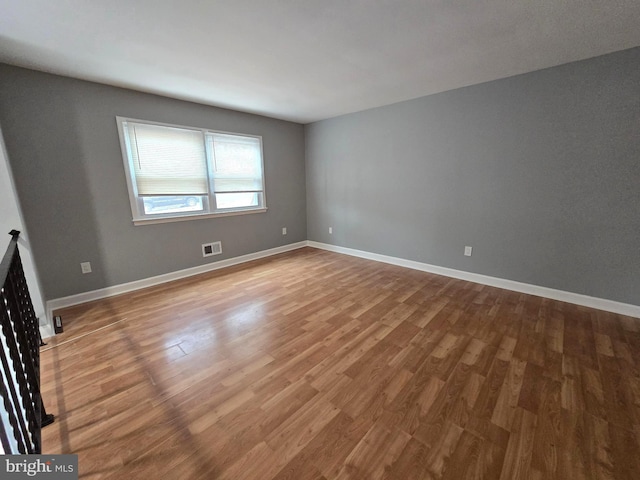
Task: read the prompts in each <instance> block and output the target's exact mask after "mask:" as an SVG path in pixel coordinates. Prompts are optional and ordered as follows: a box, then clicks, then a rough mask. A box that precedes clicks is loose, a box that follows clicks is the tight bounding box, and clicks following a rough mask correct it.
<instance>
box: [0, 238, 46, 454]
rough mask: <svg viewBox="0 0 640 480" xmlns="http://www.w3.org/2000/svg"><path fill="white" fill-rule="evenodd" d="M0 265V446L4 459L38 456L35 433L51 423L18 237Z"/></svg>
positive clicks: (37, 433) (37, 434)
mask: <svg viewBox="0 0 640 480" xmlns="http://www.w3.org/2000/svg"><path fill="white" fill-rule="evenodd" d="M9 235H11V242H10V243H9V247H8V248H7V251H6V253H5V255H4V257H3V258H2V263H0V281H1V282H2V283H1V285H2V288H1V290H0V324H1V328H0V371H1V373H2V374H1V377H2V378H1V379H0V380H1V381H0V443H1V445H2V450H3V452H4V453H5V454H32V453H36V454H37V453H42V443H41V435H40V430H41V428H42V427H43V426H44V425H48V424H49V423H51V422H53V415H47V412H46V411H45V409H44V405H43V404H42V397H41V395H40V344H41V342H42V340H41V337H40V329H39V326H38V319H37V317H36V315H35V311H34V309H33V303H32V302H31V296H30V295H29V289H28V288H27V282H26V279H25V276H24V271H23V269H22V261H21V260H20V254H19V252H18V237H19V235H20V232H18V231H17V230H12V231H11V232H9Z"/></svg>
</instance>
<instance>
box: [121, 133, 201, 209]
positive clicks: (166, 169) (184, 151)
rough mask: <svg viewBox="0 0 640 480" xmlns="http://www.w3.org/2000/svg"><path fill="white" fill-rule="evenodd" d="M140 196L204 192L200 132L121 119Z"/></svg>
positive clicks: (198, 193)
mask: <svg viewBox="0 0 640 480" xmlns="http://www.w3.org/2000/svg"><path fill="white" fill-rule="evenodd" d="M123 127H124V128H125V130H126V131H127V135H126V137H127V139H128V141H129V145H128V148H129V151H130V155H131V162H132V164H133V165H132V167H133V170H134V173H135V182H136V187H137V190H138V195H139V196H159V195H206V194H207V193H208V188H207V159H206V154H205V149H204V142H203V137H202V132H201V131H200V130H189V129H184V128H175V127H165V126H159V125H150V124H142V123H136V122H130V121H128V122H124V123H123Z"/></svg>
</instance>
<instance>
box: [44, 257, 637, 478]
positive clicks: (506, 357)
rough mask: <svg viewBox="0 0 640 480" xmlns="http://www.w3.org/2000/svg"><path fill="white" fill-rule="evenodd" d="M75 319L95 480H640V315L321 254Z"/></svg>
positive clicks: (61, 413) (66, 439) (160, 290)
mask: <svg viewBox="0 0 640 480" xmlns="http://www.w3.org/2000/svg"><path fill="white" fill-rule="evenodd" d="M58 313H59V314H61V315H62V317H63V321H64V323H65V333H64V334H62V335H58V336H57V337H56V338H55V339H52V340H51V341H50V343H49V346H48V347H45V349H44V350H43V352H42V390H43V397H44V400H45V405H46V407H47V410H48V411H50V412H51V413H54V414H56V422H55V424H53V425H52V426H49V427H46V428H45V429H44V430H43V445H44V451H45V452H46V453H77V454H78V456H79V468H80V476H81V478H87V479H89V478H91V479H94V478H95V479H97V478H101V479H102V478H105V479H106V478H108V479H155V478H163V479H165V480H166V479H234V480H241V479H247V480H254V479H259V480H271V479H273V480H284V479H295V480H322V479H324V480H334V479H335V480H344V479H362V480H370V479H384V480H410V479H443V480H449V479H471V478H474V479H475V478H477V479H481V478H484V479H505V480H513V479H562V480H565V479H614V478H615V479H639V478H640V320H638V319H634V318H630V317H624V316H619V315H615V314H610V313H606V312H602V311H597V310H592V309H588V308H583V307H578V306H575V305H570V304H566V303H562V302H556V301H552V300H548V299H543V298H540V297H534V296H528V295H524V294H518V293H514V292H509V291H506V290H500V289H496V288H491V287H486V286H483V285H478V284H473V283H469V282H464V281H460V280H454V279H449V278H446V277H441V276H436V275H431V274H427V273H424V272H418V271H413V270H408V269H403V268H400V267H396V266H391V265H386V264H382V263H376V262H372V261H368V260H363V259H359V258H354V257H349V256H344V255H339V254H336V253H330V252H326V251H322V250H316V249H312V248H303V249H300V250H296V251H293V252H289V253H286V254H283V255H279V256H276V257H271V258H269V259H263V260H260V261H256V262H252V263H249V264H245V265H242V266H237V267H232V268H228V269H225V270H219V271H216V272H211V273H208V274H204V275H200V276H198V277H191V278H189V279H184V280H180V281H177V282H173V283H170V284H164V285H161V286H158V287H153V288H150V289H146V290H142V291H138V292H134V293H131V294H126V295H122V296H119V297H113V298H110V299H105V300H101V301H97V302H93V303H88V304H85V305H81V306H76V307H73V308H69V309H66V310H62V311H59V312H58ZM96 330H97V331H96Z"/></svg>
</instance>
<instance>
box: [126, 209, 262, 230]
mask: <svg viewBox="0 0 640 480" xmlns="http://www.w3.org/2000/svg"><path fill="white" fill-rule="evenodd" d="M266 211H267V207H264V208H256V209H252V210H230V211H228V212H220V213H201V214H194V215H176V216H175V217H158V218H134V219H133V224H134V225H136V226H138V225H151V224H154V223H170V222H184V221H187V220H203V219H205V218H217V217H230V216H233V215H249V214H252V213H264V212H266Z"/></svg>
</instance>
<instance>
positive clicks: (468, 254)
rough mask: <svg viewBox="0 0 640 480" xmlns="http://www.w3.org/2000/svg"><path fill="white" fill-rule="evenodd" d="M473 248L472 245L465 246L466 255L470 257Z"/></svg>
mask: <svg viewBox="0 0 640 480" xmlns="http://www.w3.org/2000/svg"><path fill="white" fill-rule="evenodd" d="M471 250H473V248H472V247H464V254H465V256H467V257H470V256H471Z"/></svg>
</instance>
